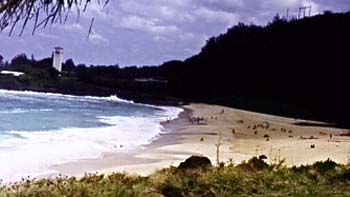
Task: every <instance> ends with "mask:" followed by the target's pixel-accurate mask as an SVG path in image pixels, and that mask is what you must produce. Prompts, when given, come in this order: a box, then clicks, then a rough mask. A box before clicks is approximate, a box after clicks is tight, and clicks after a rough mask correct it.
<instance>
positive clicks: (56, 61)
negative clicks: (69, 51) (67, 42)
mask: <svg viewBox="0 0 350 197" xmlns="http://www.w3.org/2000/svg"><path fill="white" fill-rule="evenodd" d="M62 61H63V48H61V47H55V48H54V51H53V62H52V67H54V68H55V69H56V70H57V71H58V72H61V71H62Z"/></svg>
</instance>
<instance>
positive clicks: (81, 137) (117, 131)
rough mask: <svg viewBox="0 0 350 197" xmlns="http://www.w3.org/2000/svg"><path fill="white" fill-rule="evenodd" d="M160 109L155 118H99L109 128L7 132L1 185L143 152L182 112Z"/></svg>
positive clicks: (0, 157)
mask: <svg viewBox="0 0 350 197" xmlns="http://www.w3.org/2000/svg"><path fill="white" fill-rule="evenodd" d="M0 91H2V90H0ZM16 93H17V92H16ZM25 94H27V93H25ZM30 94H37V93H32V92H31V93H30ZM39 94H42V93H39ZM55 96H57V95H55ZM93 99H94V98H93ZM113 99H115V98H113ZM160 108H162V109H163V110H162V111H159V114H157V115H156V116H154V117H123V116H112V117H108V116H100V117H99V118H100V121H101V122H103V123H107V124H108V125H111V126H108V127H97V128H64V129H60V130H51V131H9V132H7V135H4V136H7V137H5V138H2V139H1V144H0V177H1V178H2V179H3V181H4V182H12V181H17V180H20V179H21V178H22V177H26V176H31V177H35V176H38V175H44V174H50V173H54V172H55V171H53V170H51V169H50V168H49V167H50V166H52V165H54V164H59V163H65V162H69V161H74V160H79V159H85V158H98V157H100V156H101V154H102V153H104V152H124V151H131V150H135V149H139V148H143V145H146V144H149V143H151V142H152V140H154V139H155V138H157V136H159V134H160V133H161V132H162V127H161V125H160V121H164V120H166V119H168V118H171V119H172V118H176V117H177V115H178V114H179V113H180V112H181V111H182V109H180V108H176V107H160ZM11 135H14V136H16V137H9V136H11Z"/></svg>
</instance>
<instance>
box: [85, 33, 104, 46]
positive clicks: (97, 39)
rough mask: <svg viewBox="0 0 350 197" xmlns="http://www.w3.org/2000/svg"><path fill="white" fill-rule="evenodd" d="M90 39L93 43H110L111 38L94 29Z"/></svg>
mask: <svg viewBox="0 0 350 197" xmlns="http://www.w3.org/2000/svg"><path fill="white" fill-rule="evenodd" d="M88 40H89V41H90V42H91V43H93V44H107V45H108V44H109V40H108V39H107V38H106V37H104V36H102V35H101V34H98V33H96V32H95V31H94V30H93V31H92V33H91V34H90V35H89V37H88Z"/></svg>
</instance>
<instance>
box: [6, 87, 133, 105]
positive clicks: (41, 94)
mask: <svg viewBox="0 0 350 197" xmlns="http://www.w3.org/2000/svg"><path fill="white" fill-rule="evenodd" d="M0 94H5V95H22V96H36V97H49V96H51V97H58V98H64V99H75V100H81V101H83V100H88V101H91V100H96V101H99V100H100V101H115V102H122V103H130V104H134V102H133V101H130V100H125V99H121V98H119V97H118V96H117V95H112V96H108V97H98V96H74V95H68V94H59V93H44V92H33V91H17V90H4V89H0Z"/></svg>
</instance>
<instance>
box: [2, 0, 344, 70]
mask: <svg viewBox="0 0 350 197" xmlns="http://www.w3.org/2000/svg"><path fill="white" fill-rule="evenodd" d="M300 6H312V9H311V14H312V15H315V14H320V13H323V11H325V10H331V11H333V12H344V11H350V0H110V2H109V4H108V5H107V6H106V7H103V5H100V4H98V3H97V0H91V3H90V4H89V6H88V9H87V10H86V12H85V13H83V14H82V15H81V16H80V18H79V21H78V20H77V18H78V17H77V14H76V12H75V11H74V10H72V12H71V13H70V15H69V18H68V21H67V23H66V24H54V25H52V26H51V27H46V28H39V29H38V30H37V31H36V33H35V35H34V36H32V35H31V32H32V26H31V25H30V24H29V25H27V27H26V29H25V31H24V33H23V35H22V36H18V34H19V32H20V30H21V29H20V27H17V28H16V29H15V31H14V33H13V34H12V35H11V36H8V31H9V29H5V30H4V31H3V32H0V54H1V55H2V56H4V58H5V60H8V61H10V60H11V59H12V58H13V57H14V56H16V55H18V54H21V53H25V54H27V56H28V57H31V56H32V55H34V57H35V59H41V58H46V57H50V56H51V53H52V50H53V47H56V46H60V47H63V48H64V59H68V58H72V59H73V60H74V62H75V63H76V64H78V63H84V64H86V65H91V64H93V65H116V64H118V65H120V66H121V67H123V66H131V65H137V66H143V65H159V64H161V63H163V62H165V61H169V60H175V59H176V60H184V59H186V58H188V57H190V56H192V55H195V54H197V53H198V52H200V50H201V48H202V47H203V46H204V45H205V43H206V40H208V39H209V38H210V37H212V36H217V35H219V34H222V33H225V32H226V30H227V28H229V27H231V26H233V25H236V24H237V23H238V22H244V23H246V24H250V23H254V24H257V25H266V24H267V22H268V21H270V20H271V19H272V18H273V16H275V15H276V14H277V13H278V14H279V15H280V16H285V15H286V12H287V9H289V15H290V16H296V15H297V12H298V8H299V7H300ZM92 18H94V23H93V28H92V34H91V35H90V36H88V32H89V28H90V23H91V20H92Z"/></svg>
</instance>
